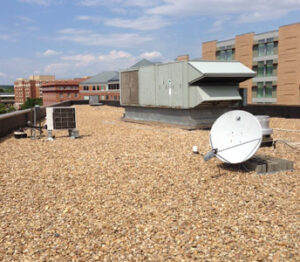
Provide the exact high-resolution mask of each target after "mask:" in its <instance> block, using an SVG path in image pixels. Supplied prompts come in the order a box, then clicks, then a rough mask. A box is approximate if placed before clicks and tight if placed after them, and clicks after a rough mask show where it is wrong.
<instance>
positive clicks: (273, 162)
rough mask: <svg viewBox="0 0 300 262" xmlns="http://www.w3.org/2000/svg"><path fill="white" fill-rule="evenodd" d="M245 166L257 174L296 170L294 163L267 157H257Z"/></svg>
mask: <svg viewBox="0 0 300 262" xmlns="http://www.w3.org/2000/svg"><path fill="white" fill-rule="evenodd" d="M243 165H244V166H245V167H246V168H247V169H248V170H249V171H255V172H256V173H257V174H271V173H276V172H281V171H287V170H293V168H294V162H293V161H290V160H286V159H281V158H276V157H271V156H265V155H255V156H254V157H252V158H251V159H249V160H248V161H246V162H245V163H243Z"/></svg>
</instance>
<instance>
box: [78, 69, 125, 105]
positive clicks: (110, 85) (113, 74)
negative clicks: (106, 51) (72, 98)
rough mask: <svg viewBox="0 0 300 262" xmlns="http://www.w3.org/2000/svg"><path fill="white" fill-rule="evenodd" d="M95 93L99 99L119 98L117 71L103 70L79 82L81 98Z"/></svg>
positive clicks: (85, 98)
mask: <svg viewBox="0 0 300 262" xmlns="http://www.w3.org/2000/svg"><path fill="white" fill-rule="evenodd" d="M95 95H98V96H99V100H120V86H119V72H117V71H105V72H102V73H100V74H98V75H95V76H93V77H91V78H89V79H87V80H85V81H83V82H81V83H80V85H79V96H80V99H81V100H88V99H89V97H90V96H95Z"/></svg>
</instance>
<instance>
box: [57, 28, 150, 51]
mask: <svg viewBox="0 0 300 262" xmlns="http://www.w3.org/2000/svg"><path fill="white" fill-rule="evenodd" d="M58 40H60V41H70V42H74V43H78V44H82V45H86V46H116V47H128V46H135V45H140V44H142V43H145V42H147V41H150V40H151V37H149V36H141V35H138V34H135V33H119V34H107V35H104V34H99V33H96V32H93V31H91V30H81V29H73V28H68V29H63V30H60V31H59V36H58Z"/></svg>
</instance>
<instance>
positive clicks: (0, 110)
mask: <svg viewBox="0 0 300 262" xmlns="http://www.w3.org/2000/svg"><path fill="white" fill-rule="evenodd" d="M5 113H6V106H5V105H4V104H0V114H5Z"/></svg>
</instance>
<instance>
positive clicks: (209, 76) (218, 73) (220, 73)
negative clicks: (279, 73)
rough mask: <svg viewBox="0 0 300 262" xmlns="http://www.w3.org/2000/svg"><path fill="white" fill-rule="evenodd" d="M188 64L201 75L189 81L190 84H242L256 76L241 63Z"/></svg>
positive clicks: (197, 62)
mask: <svg viewBox="0 0 300 262" xmlns="http://www.w3.org/2000/svg"><path fill="white" fill-rule="evenodd" d="M188 64H189V66H191V67H192V68H193V69H194V70H196V71H198V73H199V74H198V75H197V76H195V77H196V78H194V79H192V80H190V81H189V84H196V83H197V84H198V83H210V82H214V83H216V82H220V83H221V82H223V83H227V82H234V83H240V82H243V81H245V80H248V79H251V78H252V77H254V76H255V75H256V73H255V72H254V71H252V70H251V69H249V68H248V67H246V66H245V65H243V64H242V63H240V62H219V61H195V62H188Z"/></svg>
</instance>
